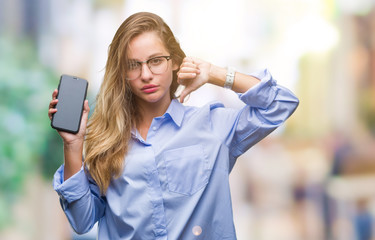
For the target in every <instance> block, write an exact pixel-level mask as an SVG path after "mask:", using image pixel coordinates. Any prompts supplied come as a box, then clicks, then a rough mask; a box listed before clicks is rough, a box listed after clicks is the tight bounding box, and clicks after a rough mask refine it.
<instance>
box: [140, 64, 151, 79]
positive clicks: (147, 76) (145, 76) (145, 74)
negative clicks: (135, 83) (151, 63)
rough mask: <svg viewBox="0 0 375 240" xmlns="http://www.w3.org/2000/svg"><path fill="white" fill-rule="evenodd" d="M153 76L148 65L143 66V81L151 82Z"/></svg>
mask: <svg viewBox="0 0 375 240" xmlns="http://www.w3.org/2000/svg"><path fill="white" fill-rule="evenodd" d="M153 76H154V75H153V74H152V72H151V70H150V68H149V67H148V65H147V64H146V63H143V64H142V69H141V79H142V80H143V81H150V80H151V79H152V78H153Z"/></svg>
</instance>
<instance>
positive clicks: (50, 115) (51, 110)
mask: <svg viewBox="0 0 375 240" xmlns="http://www.w3.org/2000/svg"><path fill="white" fill-rule="evenodd" d="M56 112H57V109H55V108H50V109H49V110H48V117H49V119H50V120H52V115H53V114H54V113H56Z"/></svg>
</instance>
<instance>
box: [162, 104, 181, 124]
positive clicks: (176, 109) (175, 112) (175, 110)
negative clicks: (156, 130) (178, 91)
mask: <svg viewBox="0 0 375 240" xmlns="http://www.w3.org/2000/svg"><path fill="white" fill-rule="evenodd" d="M184 114H185V110H184V105H182V104H181V103H180V102H179V101H178V100H177V99H172V101H171V104H170V105H169V107H168V109H167V111H166V112H165V114H164V116H170V117H171V119H172V120H173V122H174V123H175V124H176V125H177V126H178V127H181V123H182V120H183V118H184Z"/></svg>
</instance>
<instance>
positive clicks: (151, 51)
mask: <svg viewBox="0 0 375 240" xmlns="http://www.w3.org/2000/svg"><path fill="white" fill-rule="evenodd" d="M160 54H162V55H164V54H168V51H167V49H166V48H165V46H164V44H163V41H162V40H161V39H160V37H159V36H158V35H157V34H156V33H155V32H145V33H141V34H140V35H138V36H136V37H134V38H133V39H132V40H130V42H129V46H128V49H127V57H128V59H136V60H147V59H148V58H150V57H154V56H157V55H160Z"/></svg>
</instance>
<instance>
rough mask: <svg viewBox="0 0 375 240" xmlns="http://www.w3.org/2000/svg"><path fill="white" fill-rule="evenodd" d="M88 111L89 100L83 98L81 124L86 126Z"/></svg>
mask: <svg viewBox="0 0 375 240" xmlns="http://www.w3.org/2000/svg"><path fill="white" fill-rule="evenodd" d="M89 112H90V107H89V101H88V100H85V102H84V105H83V113H82V123H81V124H82V125H84V126H86V124H87V120H88V116H89Z"/></svg>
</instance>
